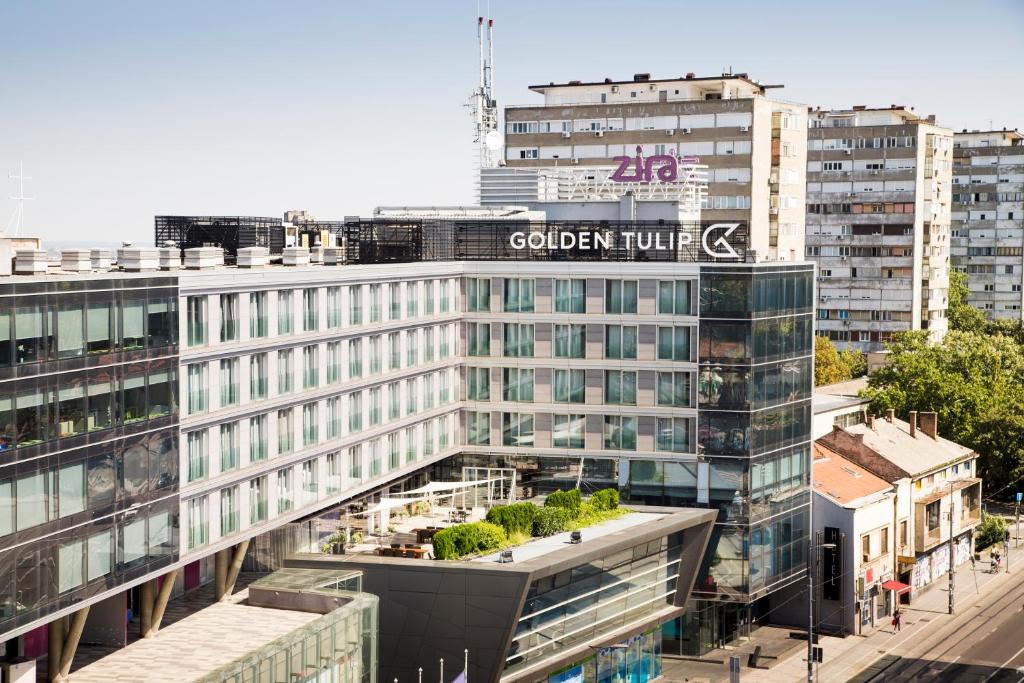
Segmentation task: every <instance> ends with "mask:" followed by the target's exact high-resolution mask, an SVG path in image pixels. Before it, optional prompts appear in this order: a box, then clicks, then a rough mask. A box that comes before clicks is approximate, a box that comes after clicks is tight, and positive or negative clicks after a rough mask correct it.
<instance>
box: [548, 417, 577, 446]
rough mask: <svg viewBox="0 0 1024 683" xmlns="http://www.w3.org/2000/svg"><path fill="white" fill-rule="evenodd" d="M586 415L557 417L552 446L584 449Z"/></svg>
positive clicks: (555, 418) (554, 422) (552, 431)
mask: <svg viewBox="0 0 1024 683" xmlns="http://www.w3.org/2000/svg"><path fill="white" fill-rule="evenodd" d="M585 422H586V417H585V416H584V415H555V416H554V419H553V421H552V428H551V445H552V446H554V447H555V448H583V430H584V424H585Z"/></svg>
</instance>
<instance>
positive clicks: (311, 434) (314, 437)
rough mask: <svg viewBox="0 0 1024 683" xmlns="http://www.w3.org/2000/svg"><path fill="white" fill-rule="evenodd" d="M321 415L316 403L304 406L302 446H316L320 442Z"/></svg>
mask: <svg viewBox="0 0 1024 683" xmlns="http://www.w3.org/2000/svg"><path fill="white" fill-rule="evenodd" d="M319 420H320V415H319V411H318V410H317V404H316V403H307V404H305V405H304V406H302V445H303V446H315V445H316V444H317V443H319V441H320V421H319Z"/></svg>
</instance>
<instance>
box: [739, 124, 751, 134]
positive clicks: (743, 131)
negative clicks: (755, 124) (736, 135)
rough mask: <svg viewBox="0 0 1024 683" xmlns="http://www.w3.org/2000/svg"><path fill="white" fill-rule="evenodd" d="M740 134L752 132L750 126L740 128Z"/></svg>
mask: <svg viewBox="0 0 1024 683" xmlns="http://www.w3.org/2000/svg"><path fill="white" fill-rule="evenodd" d="M740 132H741V133H749V132H750V126H740Z"/></svg>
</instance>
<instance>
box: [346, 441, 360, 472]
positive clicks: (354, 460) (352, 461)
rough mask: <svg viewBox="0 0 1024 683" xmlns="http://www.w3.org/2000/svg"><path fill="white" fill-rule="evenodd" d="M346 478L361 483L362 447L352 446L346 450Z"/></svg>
mask: <svg viewBox="0 0 1024 683" xmlns="http://www.w3.org/2000/svg"><path fill="white" fill-rule="evenodd" d="M348 478H349V479H351V480H352V481H361V480H362V478H363V446H362V444H360V445H358V446H352V447H351V448H349V449H348Z"/></svg>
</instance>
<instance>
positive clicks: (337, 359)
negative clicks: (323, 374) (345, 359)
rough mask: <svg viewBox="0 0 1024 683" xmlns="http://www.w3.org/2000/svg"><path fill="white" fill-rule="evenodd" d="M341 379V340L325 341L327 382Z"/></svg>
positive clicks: (332, 382) (333, 382) (331, 382)
mask: <svg viewBox="0 0 1024 683" xmlns="http://www.w3.org/2000/svg"><path fill="white" fill-rule="evenodd" d="M340 381H341V342H338V341H333V342H327V383H328V384H337V383H338V382H340Z"/></svg>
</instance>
